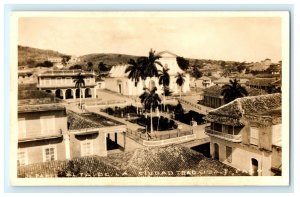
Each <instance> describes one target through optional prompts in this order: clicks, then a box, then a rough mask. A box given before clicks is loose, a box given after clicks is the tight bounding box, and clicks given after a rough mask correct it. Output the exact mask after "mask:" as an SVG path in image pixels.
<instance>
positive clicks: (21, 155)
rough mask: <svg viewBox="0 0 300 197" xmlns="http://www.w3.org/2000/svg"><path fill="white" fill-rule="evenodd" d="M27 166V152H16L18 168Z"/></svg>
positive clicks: (24, 150) (20, 150)
mask: <svg viewBox="0 0 300 197" xmlns="http://www.w3.org/2000/svg"><path fill="white" fill-rule="evenodd" d="M23 165H27V151H26V149H19V150H18V166H23Z"/></svg>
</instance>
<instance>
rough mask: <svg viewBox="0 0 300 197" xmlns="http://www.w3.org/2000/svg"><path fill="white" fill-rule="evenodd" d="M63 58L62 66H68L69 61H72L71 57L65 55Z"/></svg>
mask: <svg viewBox="0 0 300 197" xmlns="http://www.w3.org/2000/svg"><path fill="white" fill-rule="evenodd" d="M61 58H62V59H61V64H62V65H64V66H66V65H67V64H68V62H69V60H70V59H71V56H70V55H63V56H62V57H61Z"/></svg>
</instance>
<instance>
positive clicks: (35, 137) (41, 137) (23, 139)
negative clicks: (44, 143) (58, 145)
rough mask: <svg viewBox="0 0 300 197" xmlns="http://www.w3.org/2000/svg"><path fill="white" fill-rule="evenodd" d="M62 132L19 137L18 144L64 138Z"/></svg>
mask: <svg viewBox="0 0 300 197" xmlns="http://www.w3.org/2000/svg"><path fill="white" fill-rule="evenodd" d="M62 136H63V135H62V131H57V132H54V133H51V134H41V133H36V134H31V135H26V136H19V137H18V142H32V141H39V140H49V139H55V138H60V137H62Z"/></svg>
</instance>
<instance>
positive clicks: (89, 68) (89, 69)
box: [87, 62, 93, 71]
mask: <svg viewBox="0 0 300 197" xmlns="http://www.w3.org/2000/svg"><path fill="white" fill-rule="evenodd" d="M87 70H88V71H92V70H93V62H88V63H87Z"/></svg>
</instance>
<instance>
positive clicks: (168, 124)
mask: <svg viewBox="0 0 300 197" xmlns="http://www.w3.org/2000/svg"><path fill="white" fill-rule="evenodd" d="M152 121H153V129H154V130H158V131H166V130H172V129H177V124H176V123H175V122H174V121H173V120H170V119H168V118H165V117H163V116H160V117H159V118H158V117H153V118H152ZM130 122H132V123H137V124H139V125H141V126H144V127H145V128H146V127H147V130H148V131H149V130H150V128H151V120H150V117H149V116H148V117H147V118H146V117H145V116H144V115H143V116H141V117H139V118H138V119H136V120H131V121H130ZM157 126H158V127H157Z"/></svg>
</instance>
